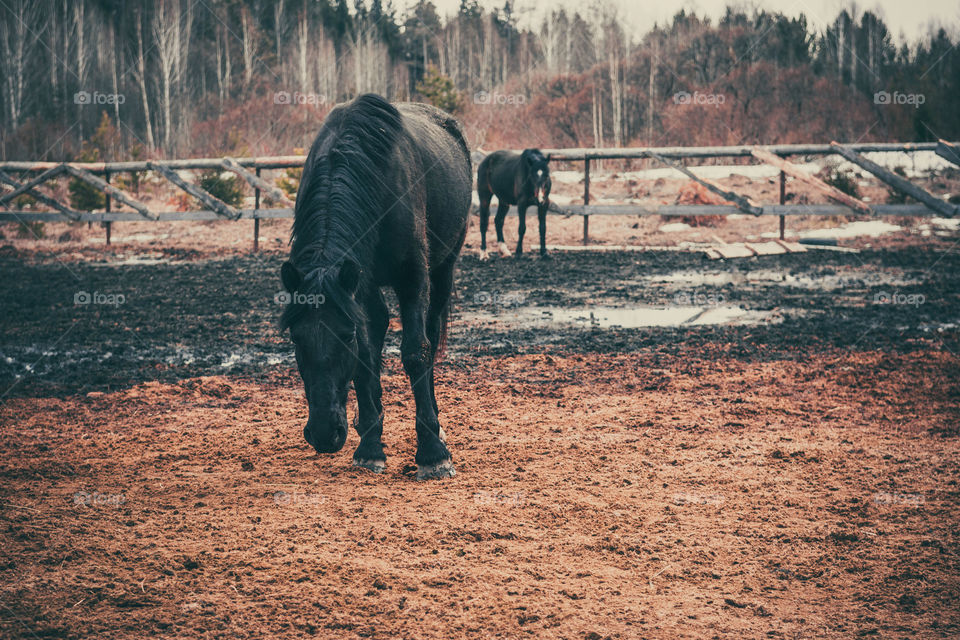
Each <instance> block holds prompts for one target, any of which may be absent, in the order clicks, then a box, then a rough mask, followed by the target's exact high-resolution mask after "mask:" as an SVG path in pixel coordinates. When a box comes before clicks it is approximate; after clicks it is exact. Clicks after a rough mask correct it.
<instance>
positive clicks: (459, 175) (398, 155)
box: [394, 102, 473, 264]
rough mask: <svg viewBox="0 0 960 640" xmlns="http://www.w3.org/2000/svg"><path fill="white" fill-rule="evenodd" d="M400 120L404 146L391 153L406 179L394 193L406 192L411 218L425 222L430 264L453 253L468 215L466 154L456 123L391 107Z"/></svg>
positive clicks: (437, 114)
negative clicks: (403, 132) (404, 141)
mask: <svg viewBox="0 0 960 640" xmlns="http://www.w3.org/2000/svg"><path fill="white" fill-rule="evenodd" d="M397 109H398V111H400V114H401V115H402V116H403V123H404V130H405V131H406V134H407V140H406V143H401V144H398V146H397V148H396V149H395V152H394V153H395V157H394V161H395V163H396V166H398V167H404V169H403V170H404V172H405V173H406V179H405V180H401V181H400V182H401V184H399V185H398V188H400V189H401V190H400V191H399V193H403V192H404V190H407V191H410V196H411V197H410V199H409V204H410V205H411V206H412V208H413V211H412V213H413V215H414V216H415V217H416V216H418V215H421V213H420V211H421V210H422V215H424V216H425V228H426V231H427V233H426V238H425V239H426V242H427V243H428V245H429V246H428V249H429V257H430V263H431V264H437V263H440V262H445V261H446V259H447V258H448V257H450V255H451V254H456V253H459V250H460V247H461V245H462V244H463V239H464V238H465V236H466V230H467V221H468V216H469V214H470V191H471V188H472V183H473V180H472V169H471V161H470V151H469V148H468V147H467V143H466V140H465V139H464V136H463V132H462V130H461V129H460V125H459V124H458V123H457V121H456V120H455V119H454V118H453V117H452V116H450V115H449V114H448V113H446V112H444V111H441V110H440V109H437V108H436V107H433V106H431V105H428V104H422V103H416V102H414V103H403V104H399V105H397Z"/></svg>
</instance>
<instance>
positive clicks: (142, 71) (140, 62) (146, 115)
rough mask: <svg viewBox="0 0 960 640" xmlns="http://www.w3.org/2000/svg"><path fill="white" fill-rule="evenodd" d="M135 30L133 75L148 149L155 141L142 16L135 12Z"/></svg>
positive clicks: (154, 144)
mask: <svg viewBox="0 0 960 640" xmlns="http://www.w3.org/2000/svg"><path fill="white" fill-rule="evenodd" d="M135 22H136V30H137V56H136V58H137V64H136V70H135V71H134V76H135V77H136V79H137V84H138V85H139V86H140V101H141V102H142V103H143V119H144V122H145V123H146V137H147V146H148V147H150V149H151V150H152V149H155V148H156V146H157V145H156V142H155V141H154V138H153V124H152V122H151V120H150V96H149V95H148V94H147V61H146V56H145V55H144V50H143V16H141V15H140V12H139V11H138V12H137V17H136V20H135Z"/></svg>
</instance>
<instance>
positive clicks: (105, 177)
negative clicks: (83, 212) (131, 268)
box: [103, 171, 112, 247]
mask: <svg viewBox="0 0 960 640" xmlns="http://www.w3.org/2000/svg"><path fill="white" fill-rule="evenodd" d="M103 180H104V182H106V183H107V184H110V172H109V171H104V172H103ZM104 210H105V211H106V212H107V213H110V194H109V193H108V194H107V204H106V207H104ZM111 224H112V223H111V222H110V221H109V220H106V221H105V222H104V223H103V228H104V229H105V230H106V232H107V246H108V247H109V246H110V231H111V230H112V229H111Z"/></svg>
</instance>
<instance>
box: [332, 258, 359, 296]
mask: <svg viewBox="0 0 960 640" xmlns="http://www.w3.org/2000/svg"><path fill="white" fill-rule="evenodd" d="M337 281H338V282H339V283H340V286H341V287H343V289H344V290H345V291H347V292H348V293H350V294H353V293H356V291H357V287H358V286H359V285H360V266H359V265H358V264H357V263H356V262H354V261H353V260H346V261H344V263H343V266H341V267H340V272H339V273H338V274H337Z"/></svg>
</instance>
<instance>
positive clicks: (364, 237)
mask: <svg viewBox="0 0 960 640" xmlns="http://www.w3.org/2000/svg"><path fill="white" fill-rule="evenodd" d="M470 178H471V176H470V155H469V152H468V150H467V145H466V142H464V139H463V134H462V132H461V130H460V126H459V125H458V124H457V122H456V120H454V119H453V118H452V117H451V116H450V115H448V114H447V113H444V112H443V111H440V110H439V109H436V108H434V107H431V106H429V105H425V104H414V103H406V104H400V105H397V106H393V105H391V104H390V103H388V102H387V101H386V100H384V99H383V98H381V97H380V96H377V95H372V94H368V95H364V96H360V97H359V98H357V99H356V100H354V101H352V102H350V103H348V104H346V105H343V106H340V107H337V108H336V109H334V110H333V111H331V112H330V115H328V116H327V119H326V121H325V122H324V124H323V128H322V129H321V130H320V133H319V134H318V135H317V139H316V141H314V143H313V147H311V149H310V154H309V155H308V156H307V161H306V164H305V165H304V169H303V176H302V178H301V181H300V189H299V191H298V193H297V203H296V208H295V210H294V221H293V235H292V238H291V243H292V251H291V254H290V260H289V261H287V262H285V263H284V264H283V267H282V269H281V277H282V280H283V286H284V288H285V289H286V290H287V292H288V293H289V305H288V306H287V308H286V310H285V312H284V314H283V319H282V325H283V326H284V327H286V328H289V330H290V337H291V339H292V340H293V343H294V345H295V348H296V355H297V366H298V367H299V369H300V376H301V377H302V378H303V384H304V388H305V390H306V395H307V403H308V405H309V409H310V415H309V419H308V420H307V425H306V427H304V430H303V435H304V437H305V438H306V439H307V442H308V443H310V444H311V445H312V446H313V447H314V449H316V450H317V452H318V453H334V452H336V451H339V450H340V449H341V448H342V447H343V445H344V443H345V442H346V440H347V418H346V403H347V393H348V391H349V387H350V383H351V382H353V384H354V389H355V390H356V396H357V408H358V415H357V420H356V422H355V425H356V427H357V431H358V432H359V434H360V445H359V446H358V447H357V450H356V452H355V453H354V454H353V463H354V464H355V465H357V466H360V467H364V468H367V469H370V470H372V471H375V472H380V471H382V470H383V469H384V466H385V463H386V456H384V453H383V444H382V442H381V435H382V433H383V405H382V403H381V395H382V390H381V386H380V367H381V353H382V351H383V341H384V337H385V335H386V332H387V324H388V322H389V311H388V310H387V305H386V304H385V302H384V299H383V294H382V292H381V288H382V287H385V286H389V287H392V288H393V290H394V291H395V292H396V294H397V298H398V300H399V302H400V318H401V320H402V322H403V340H402V343H401V347H400V352H401V359H402V361H403V367H404V369H405V370H406V372H407V375H408V376H409V377H410V384H411V386H412V387H413V395H414V398H415V400H416V405H417V418H416V432H417V455H416V462H417V465H418V473H417V475H418V477H419V478H429V477H449V476H452V475H454V469H453V465H452V463H451V461H450V452H449V451H448V450H447V447H446V444H445V435H444V432H443V429H441V428H440V422H439V421H438V419H437V413H438V409H437V402H436V397H435V395H434V390H433V366H434V362H435V360H436V356H437V352H438V350H439V349H441V348H442V345H443V342H444V338H445V336H446V324H447V316H448V312H449V304H450V296H451V291H452V289H453V268H454V263H455V262H456V260H457V256H458V255H459V253H460V248H461V247H462V246H463V240H464V237H465V236H466V232H467V220H468V215H469V208H470V188H471V184H470V183H471V179H470Z"/></svg>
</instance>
